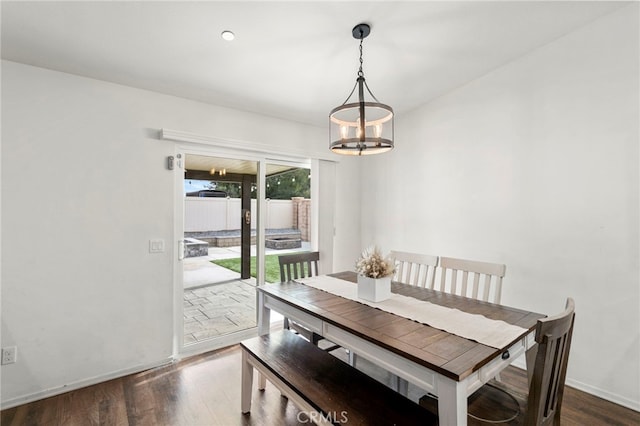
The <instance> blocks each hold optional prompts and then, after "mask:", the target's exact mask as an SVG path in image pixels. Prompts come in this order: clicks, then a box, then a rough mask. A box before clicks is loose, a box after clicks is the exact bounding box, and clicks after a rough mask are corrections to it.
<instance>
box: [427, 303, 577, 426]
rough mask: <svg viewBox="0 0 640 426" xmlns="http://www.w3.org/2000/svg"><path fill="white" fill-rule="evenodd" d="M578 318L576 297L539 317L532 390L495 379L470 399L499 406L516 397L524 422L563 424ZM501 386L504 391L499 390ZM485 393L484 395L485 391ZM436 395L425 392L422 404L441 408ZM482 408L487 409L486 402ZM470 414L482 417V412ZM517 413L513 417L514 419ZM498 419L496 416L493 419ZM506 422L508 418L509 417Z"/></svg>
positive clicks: (539, 425)
mask: <svg viewBox="0 0 640 426" xmlns="http://www.w3.org/2000/svg"><path fill="white" fill-rule="evenodd" d="M574 319H575V305H574V302H573V299H572V298H568V299H567V303H566V308H565V310H564V312H562V313H560V314H558V315H554V316H550V317H547V318H544V319H541V320H538V324H537V326H536V342H537V345H536V346H534V347H533V348H531V350H530V352H528V353H527V362H528V363H531V362H533V363H534V364H533V371H532V372H531V374H530V376H529V392H528V394H527V395H522V394H520V393H519V392H518V391H516V390H515V389H513V388H512V387H510V386H509V385H508V384H507V383H505V382H498V381H495V380H492V381H491V382H489V383H487V384H486V385H484V386H483V387H482V388H480V389H479V390H478V391H477V392H475V393H474V394H473V395H472V396H471V397H469V399H470V400H471V398H474V400H475V401H476V402H477V401H483V400H484V401H492V403H494V404H496V405H497V406H503V407H504V406H508V405H510V404H511V403H512V402H513V400H512V397H513V398H515V399H516V401H517V402H518V403H519V405H520V407H517V408H516V415H518V414H519V413H520V411H522V413H524V422H518V424H524V425H527V426H533V425H535V426H547V425H556V426H557V425H560V409H561V407H562V397H563V394H564V382H565V378H566V375H567V362H568V360H569V349H570V347H571V336H572V334H573V323H574ZM496 389H497V390H501V391H503V392H496ZM483 394H484V395H483ZM434 401H435V399H434V398H431V397H428V396H424V397H422V398H421V399H420V404H421V405H422V406H424V407H426V408H428V409H429V410H431V411H432V412H433V411H434V407H435V410H436V411H437V403H435V405H434ZM478 410H479V411H482V412H483V413H486V412H487V411H490V410H486V409H484V410H483V409H482V406H479V407H478ZM469 415H470V416H471V417H473V418H474V419H476V420H480V421H482V420H483V419H482V418H481V417H482V416H475V415H473V413H471V410H470V412H469ZM515 417H516V416H515V415H514V417H513V418H512V419H509V420H514V419H515ZM489 422H491V423H496V422H497V421H496V420H489ZM505 422H506V421H505Z"/></svg>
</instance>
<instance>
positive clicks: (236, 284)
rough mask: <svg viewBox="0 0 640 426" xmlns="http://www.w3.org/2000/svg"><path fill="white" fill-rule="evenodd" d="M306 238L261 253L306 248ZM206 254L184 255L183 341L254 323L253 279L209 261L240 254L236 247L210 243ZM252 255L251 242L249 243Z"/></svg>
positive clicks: (228, 331)
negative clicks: (296, 245)
mask: <svg viewBox="0 0 640 426" xmlns="http://www.w3.org/2000/svg"><path fill="white" fill-rule="evenodd" d="M310 249H311V245H310V243H309V242H303V243H302V247H301V248H298V249H291V250H275V249H266V251H265V254H267V255H269V254H285V253H291V252H296V251H309V250H310ZM208 251H209V254H208V256H200V257H192V258H185V259H184V261H183V268H184V269H183V270H184V275H183V285H184V301H183V306H184V344H185V345H189V344H194V343H198V342H201V341H203V340H207V339H212V338H215V337H218V336H221V335H224V334H229V333H233V332H236V331H240V330H245V329H247V328H252V327H255V326H256V291H255V288H256V281H255V279H254V278H249V279H246V280H241V279H240V274H238V273H236V272H233V271H231V270H229V269H227V268H224V267H222V266H218V265H216V264H214V263H211V261H212V260H216V259H230V258H237V257H240V247H239V246H237V247H210V248H209V250H208ZM251 255H252V256H254V255H255V246H251Z"/></svg>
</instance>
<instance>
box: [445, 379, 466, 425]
mask: <svg viewBox="0 0 640 426" xmlns="http://www.w3.org/2000/svg"><path fill="white" fill-rule="evenodd" d="M438 417H439V418H440V426H466V425H467V389H466V387H465V386H464V385H463V383H461V382H456V381H455V380H451V379H449V378H447V377H443V376H440V377H438Z"/></svg>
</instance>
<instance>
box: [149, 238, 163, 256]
mask: <svg viewBox="0 0 640 426" xmlns="http://www.w3.org/2000/svg"><path fill="white" fill-rule="evenodd" d="M149 253H164V240H149Z"/></svg>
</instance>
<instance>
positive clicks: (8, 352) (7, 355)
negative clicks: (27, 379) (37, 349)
mask: <svg viewBox="0 0 640 426" xmlns="http://www.w3.org/2000/svg"><path fill="white" fill-rule="evenodd" d="M17 358H18V347H17V346H9V347H7V348H2V365H5V364H13V363H14V362H16V360H17Z"/></svg>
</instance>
